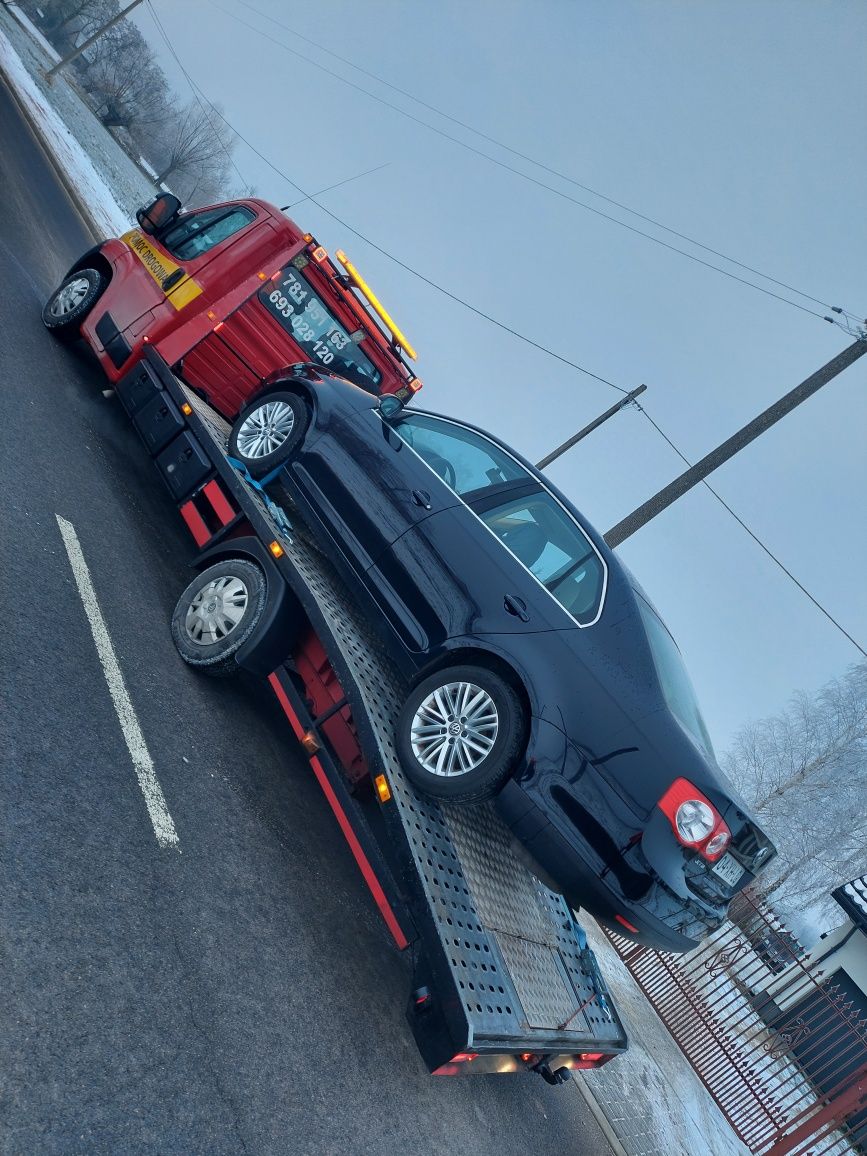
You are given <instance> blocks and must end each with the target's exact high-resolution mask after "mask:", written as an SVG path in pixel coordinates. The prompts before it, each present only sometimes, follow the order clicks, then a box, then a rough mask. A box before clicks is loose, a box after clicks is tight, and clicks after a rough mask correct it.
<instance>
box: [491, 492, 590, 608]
mask: <svg viewBox="0 0 867 1156" xmlns="http://www.w3.org/2000/svg"><path fill="white" fill-rule="evenodd" d="M481 518H482V520H483V521H484V523H485V524H486V525H487V527H488V529H489V530H492V531H493V533H494V534H496V536H497V537H498V538H499V539H500V541H501V542H502V543H503V545H504V546H506V548H507V549H508V550H510V551H511V552H512V553H513V554H514V555H515V557H516V558H517V559H518V561H519V562H521V563H522V564H523V565H524V566H526V567H527V569H528V570H529V571H530V573H531V574H532V575H533V576H534V577H535V578H537V579H538V580H539V582H541V583H542V585H543V586H544V587H545V589H546V590H547V591H548V592H549V594H553V596H554V597H555V598H556V599H557V601H558V602H559V603H560V605H561V606H562V607H563V608H564V609H565V610H567V611H568V612H569V613H570V614H571V615H572V617H573V618H574V619H575V621H576V622H577V623H578V624H579V625H580V626H590V625H592V624H593V623H594V622H595V621H596V619H597V618H598V617H599V612H600V609H601V605H602V597H603V594H604V591H605V564H604V562H603V561H602V559H601V558H600V557H599V554H598V553H597V552H596V550H595V548H594V546H593V544H592V543H591V541H590V539H589V538H588V537H587V535H586V534H585V533H584V531H583V530H582V529H581V527H580V526H579V525H578V523H577V522H576V521H575V519H574V518H572V517H571V515H570V514H568V513H567V512H566V510H564V509H563V507H562V506H561V505H560V503H559V502H557V501H556V499H555V498H553V497H552V496H551V494H549V493H547V492H546V491H545V490H542V491H540V492H539V493H536V494H531V495H530V496H529V497H522V498H513V499H512V500H511V501H505V502H503V503H502V504H500V505H498V506H494V507H493V508H490V507H488V508H487V509H485V511H484V512H483V513H482V514H481Z"/></svg>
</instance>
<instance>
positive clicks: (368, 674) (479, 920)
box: [117, 350, 627, 1083]
mask: <svg viewBox="0 0 867 1156" xmlns="http://www.w3.org/2000/svg"><path fill="white" fill-rule="evenodd" d="M117 390H118V394H119V396H120V398H121V401H122V402H123V404H124V407H125V408H126V410H127V412H128V413H129V414H130V416H131V418H132V420H133V423H134V424H135V426H136V428H137V429H138V431H139V433H140V435H141V436H142V439H143V440H144V442H145V444H146V446H147V447H148V449H149V451H150V453H151V455H152V456H153V457H154V459H155V464H156V465H157V468H158V470H159V472H160V474H161V476H162V478H163V480H164V482H165V483H166V484H167V486H168V488H169V491H170V492H171V494H172V498H173V500H174V501H175V502H176V504H177V505H178V507H179V511H180V513H181V515H182V517H183V518H184V521H185V522H186V524H187V526H188V528H189V529H190V532H191V533H192V535H193V538H194V540H195V541H196V544H197V546H198V547H199V550H200V553H199V556H198V557H197V559H196V561H195V562H194V565H196V566H197V567H198V568H202V567H203V566H204V565H206V564H209V563H210V561H213V560H217V558H218V557H219V556H220V552H221V551H222V556H223V557H232V556H238V553H239V550H238V549H234V550H233V549H232V548H231V543H232V542H233V541H237V542H238V545H239V546H241V545H242V543H249V542H250V539H251V538H253V539H255V540H256V541H257V542H258V543H259V544H260V545H259V559H260V564H261V562H262V561H265V562H267V565H266V566H265V569H266V572H267V573H268V576H269V579H270V580H273V579H274V575H275V572H276V574H278V575H279V579H280V580H282V581H283V582H285V584H286V586H287V588H288V589H289V591H291V593H292V595H293V596H294V598H295V599H296V600H297V604H298V605H300V609H301V611H303V616H304V617H305V618H306V622H305V627H304V629H303V630H302V631H300V633H299V635H298V638H297V639H296V640H294V641H293V642H291V643H287V645H289V646H291V647H292V650H293V652H292V654H291V655H285V657H284V659H283V661H280V662H275V664H274V668H273V669H269V670H261V671H260V673H262V674H265V675H266V676H267V678H268V682H269V684H270V686H271V688H272V690H273V692H274V693H275V695H276V696H277V698H278V700H279V702H280V704H281V706H282V708H283V710H284V712H285V714H286V716H287V718H288V720H289V722H290V724H291V726H292V729H293V731H294V733H295V735H296V737H297V738H298V740H299V741H300V742H301V745H302V747H303V748H304V750H305V752H306V754H307V756H308V758H309V763H310V767H311V770H312V771H313V773H314V774H315V776H316V778H317V780H318V781H319V784H320V786H321V787H322V789H323V791H324V793H325V795H326V798H327V799H328V802H329V804H330V806H331V807H332V810H333V811H334V813H335V816H336V818H337V820H338V823H339V825H340V827H341V829H342V831H343V834H344V836H345V837H346V839H347V841H348V843H349V846H350V849H351V850H352V853H353V855H354V857H355V859H356V862H357V863H358V866H359V868H360V870H361V872H362V875H363V877H364V879H365V882H366V883H367V884H368V887H369V888H370V891H371V894H372V895H373V898H374V900H375V902H376V903H377V906H378V907H379V909H380V912H381V914H382V915H383V918H384V920H385V922H386V925H387V927H388V929H389V931H390V933H391V935H392V937H393V938H394V940H395V943H396V945H397V947H398V948H400V949H405V948H407V947H410V946H411V947H412V948H413V951H412V955H413V961H414V962H413V971H414V977H413V983H412V993H411V995H410V997H409V1001H408V1012H407V1014H408V1018H409V1021H410V1024H411V1026H412V1029H413V1033H414V1035H415V1038H416V1042H417V1045H418V1047H419V1050H420V1052H421V1054H422V1056H423V1058H424V1060H425V1062H426V1063H427V1065H428V1067H429V1069H430V1071H431V1072H433V1073H435V1074H441V1075H463V1074H467V1075H472V1074H482V1073H490V1072H510V1071H519V1070H536V1071H538V1072H540V1073H541V1074H542V1075H543V1076H544V1077H545V1078H546V1079H548V1080H549V1082H552V1083H560V1082H562V1081H563V1080H564V1079H565V1078H566V1074H567V1073H566V1069H569V1068H593V1067H598V1066H600V1065H601V1064H602V1063H605V1062H606V1061H607V1060H609V1059H611V1058H612V1057H613V1056H615V1055H617V1054H618V1053H620V1052H622V1051H625V1049H626V1047H627V1040H626V1035H625V1032H624V1029H623V1026H622V1024H621V1022H620V1019H619V1017H618V1015H617V1011H616V1009H615V1008H614V1005H613V1001H612V999H611V996H610V994H609V993H608V991H607V988H606V986H605V983H604V980H603V978H602V976H601V974H600V973H599V969H598V966H597V964H596V961H595V957H594V956H593V953H592V950H591V949H590V948H589V947H588V946H587V942H586V937H585V936H584V933H583V931H582V930H581V928H580V925H579V924H578V923H577V922H576V920H575V918H574V916H573V914H572V913H571V912H570V910H569V908H568V906H567V905H566V902H565V900H564V899H563V898H562V896H560V895H557V894H555V893H554V892H552V891H550V890H548V888H546V887H545V886H543V884H541V883H540V882H539V881H538V880H537V879H536V878H535V877H534V876H533V875H532V874H531V872H530V870H529V869H528V868H527V867H526V866H524V864H523V863H522V862H520V861H519V859H518V858H516V856H515V853H514V849H513V843H512V837H511V834H510V832H509V830H508V828H507V827H506V825H505V824H504V823H503V821H502V820H501V819H500V818H499V816H498V815H497V813H496V810H495V808H494V805H493V804H492V803H486V804H482V805H479V806H473V807H466V806H464V807H460V806H448V805H444V804H441V803H437V802H435V801H434V800H431V799H427V798H424V797H422V796H420V795H419V794H417V793H416V791H415V790H414V788H413V787H412V786H411V785H410V784H409V782H408V781H407V780H406V778H405V776H404V774H403V772H402V770H401V766H400V762H399V760H398V757H397V753H396V750H395V747H394V743H393V740H392V735H393V731H394V721H395V715H396V712H397V709H398V707H399V704H400V703H401V702H402V701H403V699H404V697H405V688H404V685H403V682H402V680H401V678H400V676H399V675H398V674H397V673H396V671H395V669H394V667H393V666H392V665H391V663H390V662H389V660H388V658H387V657H386V656H385V654H384V653H383V647H382V644H381V643H380V642H379V641H378V640H377V639H376V637H375V635H373V634H372V633H371V631H370V629H369V625H368V624H367V623H366V622H365V621H364V618H363V616H362V615H361V614H360V613H359V612H358V611H357V610H356V609H355V607H354V605H353V601H352V598H351V597H350V595H349V593H348V591H347V590H346V588H345V587H344V585H343V583H342V582H341V580H340V578H339V577H338V576H337V575H336V574H335V572H334V570H333V568H332V567H331V565H330V564H329V562H328V561H327V560H326V559H325V557H324V556H323V555H322V554H321V553H320V552H319V551H318V549H317V548H316V547H315V545H314V544H313V543H312V541H311V540H310V539H309V538H308V537H307V536H306V535H305V533H303V532H302V533H298V532H295V530H294V529H293V528H292V524H291V522H290V520H289V518H290V517H294V516H295V515H294V511H292V510H291V509H290V511H289V515H288V516H287V513H286V509H285V508H283V507H281V506H278V505H276V504H275V502H274V501H273V498H271V497H269V496H268V494H267V493H266V492H265V491H264V490H262V488H261V487H259V486H258V485H257V484H256V483H251V481H250V480H249V478H245V477H244V476H242V473H241V472H239V469H238V468H236V466H235V465H233V464H232V461H231V459H230V458H228V456H227V453H226V439H227V434H228V426H227V425H226V423H225V422H224V421H223V419H222V418H221V417H220V416H219V415H218V414H217V413H216V412H215V411H214V410H212V409H211V408H210V407H209V406H208V405H207V404H206V403H205V402H203V401H202V400H201V399H200V398H199V397H198V396H197V395H196V394H195V393H193V391H192V390H190V389H189V388H188V387H187V386H185V385H184V384H183V382H181V381H180V380H179V379H178V378H177V377H175V376H174V374H172V372H171V371H170V370H169V369H168V367H167V366H166V364H165V362H164V361H162V359H161V358H160V357H159V355H158V354H156V353H155V352H154V351H153V350H149V351H148V352H147V354H146V357H145V360H144V361H142V362H141V363H139V364H138V365H137V366H135V367H134V368H133V369H132V370H130V372H129V373H128V374H127V375H126V376H125V377H124V378H123V379H122V380H121V381H120V382H119V383H118V386H117ZM308 623H309V625H307V624H308ZM241 655H243V648H242V650H241V651H240V652H239V657H240V656H241Z"/></svg>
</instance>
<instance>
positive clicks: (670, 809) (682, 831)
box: [657, 779, 731, 862]
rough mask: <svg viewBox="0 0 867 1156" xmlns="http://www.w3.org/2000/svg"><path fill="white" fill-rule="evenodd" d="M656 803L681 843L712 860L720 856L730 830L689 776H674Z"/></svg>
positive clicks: (728, 838) (726, 844)
mask: <svg viewBox="0 0 867 1156" xmlns="http://www.w3.org/2000/svg"><path fill="white" fill-rule="evenodd" d="M657 806H658V807H659V809H660V811H662V813H663V814H664V815H665V816H666V818H667V819H668V821H669V823H671V829H672V831H674V837H675V838H676V839H677V841H678V843H680V845H681V846H682V847H689V848H691V849H692V850H694V851H698V853H699V854H700V855H701V856H702V857H703V858H705V859H708V860H709V861H710V862H714V860H716V859H719V857H720V855H722V853H723V851H725V849H726V847H727V846H728V844H729V842H730V840H731V831H730V830H729V828H728V825H727V824H726V823H725V822H724V821H723V817H722V815H720V813H719V811H718V810H717V809H716V807H715V806H714V805H713V803H712V802H711V801H710V799H708V798H707V797H706V796H705V795H703V794H702V792H701V791H700V790H699V789H698V788H697V787H694V786H693V785H692V783H690V782H689V780H688V779H675V780H674V782H673V783H672V784H671V786H670V787H669V788H668V790H667V791H666V792H665V794H664V795H663V796H662V798H661V799H660V800H659V802H658V803H657Z"/></svg>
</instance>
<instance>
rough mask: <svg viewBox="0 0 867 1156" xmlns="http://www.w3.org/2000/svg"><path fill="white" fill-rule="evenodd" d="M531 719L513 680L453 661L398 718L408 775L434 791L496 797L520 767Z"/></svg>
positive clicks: (457, 797) (441, 795) (455, 796)
mask: <svg viewBox="0 0 867 1156" xmlns="http://www.w3.org/2000/svg"><path fill="white" fill-rule="evenodd" d="M526 731H527V721H526V719H525V717H524V709H523V707H522V705H521V700H520V699H519V697H518V695H517V693H516V692H515V690H514V689H513V687H511V686H510V685H509V683H508V682H506V681H505V679H503V678H501V677H500V675H498V674H495V673H494V672H493V671H490V670H487V669H485V668H484V667H479V666H452V667H447V668H446V669H444V670H441V671H438V672H437V673H436V674H432V675H430V676H429V677H428V678H426V679H424V681H423V682H421V683H419V685H418V686H417V687H416V688H415V689H414V690H413V691H412V693H411V694H410V696H409V698H408V699H407V701H406V704H405V705H404V708H403V710H402V711H401V713H400V717H399V719H398V723H397V733H396V741H397V749H398V754H399V756H400V761H401V765H402V767H403V769H404V771H405V773H406V776H407V778H408V779H409V780H410V781H411V782H412V783H413V785H414V786H416V787H418V788H419V790H420V791H422V792H424V793H425V794H427V795H433V796H434V797H436V798H438V799H443V800H448V801H449V802H452V803H479V802H481V801H482V800H484V799H489V798H491V797H492V796H493V795H495V794H496V793H497V792H498V791H499V789H500V787H501V786H502V785H503V783H504V782H505V781H506V780H507V779H508V778H509V776H510V775H511V774H512V772H513V771H514V769H515V766H516V765H517V762H518V759H519V758H520V756H521V753H522V751H523V749H524V745H525V741H526Z"/></svg>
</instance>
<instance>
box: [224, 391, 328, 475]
mask: <svg viewBox="0 0 867 1156" xmlns="http://www.w3.org/2000/svg"><path fill="white" fill-rule="evenodd" d="M309 424H310V416H309V414H308V412H307V406H306V405H305V404H304V401H303V399H302V398H300V397H299V396H298V394H297V393H290V392H289V391H288V390H275V391H274V392H272V393H266V394H264V395H263V396H262V397H260V398H258V399H257V400H255V401H253V402H251V403H250V404H249V405H247V406H245V407H244V409H242V410H241V412H240V413H239V414H238V416H237V418H236V419H235V424H234V425H233V426H232V432H231V434H230V435H229V453H230V454H231V455H232V457H233V458H237V459H238V461H239V462H243V463H244V465H245V466H246V467H247V469H248V470H249V472H250V474H251V476H252V477H254V478H264V477H265V475H266V474H270V473H271V471H272V470H275V469H277V467H278V466H281V465H283V464H285V463H286V462H287V461H289V459H290V458H291V457H292V454H293V453H294V452H295V450H296V449H297V447H298V446H299V445H300V443H301V440H302V438H303V437H304V434H305V433H306V431H307V426H308V425H309Z"/></svg>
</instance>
